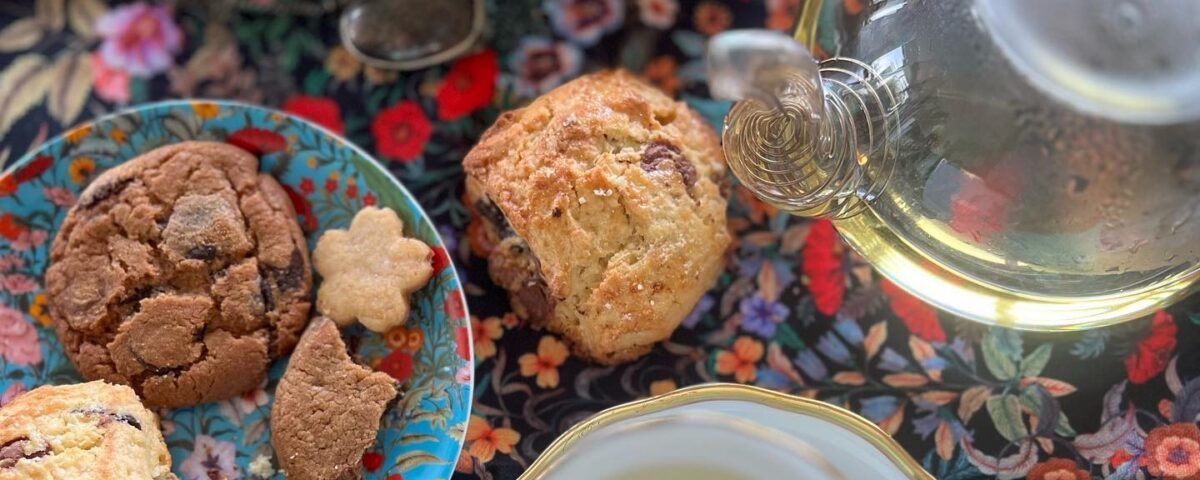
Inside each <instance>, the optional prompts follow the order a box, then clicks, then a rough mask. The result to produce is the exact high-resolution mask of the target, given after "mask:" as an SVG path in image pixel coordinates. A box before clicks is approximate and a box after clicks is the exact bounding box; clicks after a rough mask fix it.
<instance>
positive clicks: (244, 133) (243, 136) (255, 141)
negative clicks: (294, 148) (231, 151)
mask: <svg viewBox="0 0 1200 480" xmlns="http://www.w3.org/2000/svg"><path fill="white" fill-rule="evenodd" d="M225 143H228V144H231V145H237V146H238V147H241V148H242V149H243V150H246V151H247V152H250V153H253V154H255V155H265V154H268V153H274V152H281V151H283V150H285V149H286V148H287V140H286V139H284V138H283V137H282V136H280V135H279V134H278V133H275V132H272V131H270V130H264V129H261V128H253V127H247V128H243V129H240V130H237V131H234V132H233V133H230V134H229V136H228V137H225Z"/></svg>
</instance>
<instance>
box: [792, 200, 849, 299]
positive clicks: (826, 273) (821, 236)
mask: <svg viewBox="0 0 1200 480" xmlns="http://www.w3.org/2000/svg"><path fill="white" fill-rule="evenodd" d="M843 251H844V250H843V247H842V242H841V241H840V240H838V235H837V231H836V230H834V229H833V223H832V222H830V221H829V220H817V221H815V222H813V223H812V225H811V226H810V227H809V230H808V239H807V240H805V242H804V248H803V249H802V250H801V251H800V258H801V260H802V263H801V271H802V272H803V273H804V276H805V277H808V290H809V292H810V293H812V295H813V303H814V304H816V306H817V311H818V312H821V313H822V314H824V315H833V314H835V313H837V311H838V310H839V309H841V308H842V299H843V298H844V297H845V295H846V271H845V269H844V268H843V266H842V252H843Z"/></svg>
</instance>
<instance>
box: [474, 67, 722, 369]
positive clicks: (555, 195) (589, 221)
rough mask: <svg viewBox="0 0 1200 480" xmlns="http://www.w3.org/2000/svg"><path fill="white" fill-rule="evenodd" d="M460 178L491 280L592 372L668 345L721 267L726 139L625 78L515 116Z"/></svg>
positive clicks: (589, 79)
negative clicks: (478, 225) (593, 366)
mask: <svg viewBox="0 0 1200 480" xmlns="http://www.w3.org/2000/svg"><path fill="white" fill-rule="evenodd" d="M463 166H464V168H465V169H466V172H467V199H468V202H470V204H471V207H472V209H473V211H474V212H475V213H476V214H478V215H479V216H480V217H481V218H483V220H484V225H485V229H484V232H485V236H486V237H487V243H489V245H488V246H489V247H490V250H491V251H490V255H489V258H488V272H489V275H490V276H491V277H492V279H493V280H494V281H495V282H496V283H497V284H498V285H500V286H501V287H503V288H505V289H506V290H508V291H509V297H510V300H511V302H512V306H513V309H514V311H515V312H516V313H517V314H518V315H520V316H521V317H523V318H527V319H530V320H531V321H532V322H533V324H534V325H544V326H546V327H547V328H549V329H550V330H552V331H554V332H557V333H560V334H562V335H563V336H565V337H566V338H568V339H569V340H571V343H572V345H573V347H574V349H575V352H576V353H577V354H578V355H580V356H582V357H585V358H588V359H590V360H592V361H595V362H599V363H605V364H612V363H620V362H624V361H629V360H632V359H634V358H637V357H638V356H640V355H641V354H643V353H645V352H647V351H648V350H650V348H651V347H652V345H653V344H654V343H656V342H659V341H661V340H664V339H666V338H667V337H669V336H670V335H671V332H673V331H674V330H675V327H676V326H678V325H679V323H680V322H681V321H682V320H683V318H684V317H685V316H687V314H688V313H689V312H690V311H691V310H692V308H693V307H694V306H695V304H696V302H697V301H698V300H699V298H700V296H701V295H703V294H704V292H705V291H706V290H708V288H710V287H711V286H712V284H713V283H714V282H715V280H716V278H717V276H718V275H719V274H720V272H721V268H722V266H723V265H724V256H725V255H724V254H725V251H726V248H727V247H728V245H729V243H730V235H729V233H728V230H727V227H726V223H725V207H726V197H727V195H728V193H727V192H726V191H727V189H728V186H729V183H728V182H729V179H728V177H727V175H726V173H725V160H724V156H723V154H722V153H721V148H720V142H719V141H718V139H717V136H716V133H715V132H713V130H712V128H711V127H710V126H709V125H708V123H707V122H706V121H705V120H704V119H703V118H702V117H700V116H699V115H698V114H696V113H695V112H694V111H692V110H690V109H688V107H687V106H686V105H684V104H683V103H680V102H676V101H674V100H672V99H671V98H669V97H667V96H666V95H663V94H662V93H661V92H659V91H658V90H656V89H654V88H653V87H651V86H649V85H647V84H645V83H643V82H641V81H639V80H638V79H636V78H634V77H633V76H632V75H630V74H629V73H628V72H624V71H609V72H601V73H596V74H591V75H586V76H583V77H580V78H578V79H576V80H573V81H571V82H568V83H566V84H564V85H562V86H560V87H558V88H556V89H554V90H553V91H551V92H549V93H546V94H545V95H543V96H541V97H539V98H538V99H537V100H535V101H534V102H533V103H532V104H530V105H529V106H527V107H525V108H521V109H518V110H513V111H510V112H506V113H504V114H503V115H501V116H500V118H499V119H497V120H496V123H495V125H493V126H492V127H491V128H490V129H488V131H487V132H486V133H484V135H483V138H482V139H480V141H479V143H478V144H477V145H476V146H475V148H473V149H472V150H471V152H470V153H469V154H468V155H467V157H466V158H465V159H464V160H463Z"/></svg>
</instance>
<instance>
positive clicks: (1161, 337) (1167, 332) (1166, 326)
mask: <svg viewBox="0 0 1200 480" xmlns="http://www.w3.org/2000/svg"><path fill="white" fill-rule="evenodd" d="M1175 333H1176V327H1175V318H1174V317H1172V316H1171V314H1169V313H1167V312H1164V311H1161V310H1160V311H1159V312H1158V313H1155V314H1154V320H1153V322H1152V323H1151V325H1150V335H1148V336H1147V337H1146V338H1144V339H1142V341H1140V342H1138V344H1137V349H1136V350H1134V351H1133V352H1132V353H1130V354H1129V355H1128V356H1126V357H1125V372H1126V373H1127V374H1128V375H1129V381H1130V382H1131V383H1146V382H1147V381H1149V380H1150V379H1151V378H1154V377H1155V376H1157V375H1158V374H1160V373H1162V371H1163V370H1164V369H1166V368H1167V364H1168V363H1170V361H1171V356H1172V355H1174V354H1175Z"/></svg>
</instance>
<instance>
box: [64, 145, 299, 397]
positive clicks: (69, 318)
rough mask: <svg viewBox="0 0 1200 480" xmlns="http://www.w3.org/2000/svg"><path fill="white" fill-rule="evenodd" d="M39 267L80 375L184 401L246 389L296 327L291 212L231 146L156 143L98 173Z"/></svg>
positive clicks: (295, 236) (295, 238)
mask: <svg viewBox="0 0 1200 480" xmlns="http://www.w3.org/2000/svg"><path fill="white" fill-rule="evenodd" d="M50 261H51V265H50V267H49V269H47V271H46V291H47V295H48V297H49V305H50V315H51V318H52V319H53V320H54V327H55V330H56V331H57V332H58V338H59V340H60V341H61V342H62V344H63V346H64V347H65V350H66V353H67V357H68V358H70V359H71V361H72V362H73V363H74V364H75V366H76V368H78V369H79V371H80V373H82V374H83V376H84V377H85V378H87V379H89V380H97V379H102V380H107V381H110V382H113V383H122V384H126V385H129V386H131V387H133V388H134V389H135V390H136V391H137V392H138V394H140V395H141V396H142V398H143V399H144V400H145V401H146V404H148V405H152V406H172V407H178V406H186V405H193V404H197V403H204V402H210V401H215V400H221V399H225V398H229V397H232V396H234V395H237V394H239V393H241V392H244V391H246V390H249V389H252V388H254V387H256V386H258V385H259V384H260V383H261V381H262V379H263V377H264V376H265V375H266V371H267V366H268V365H269V364H270V362H271V360H273V359H275V358H278V357H280V356H282V355H285V354H287V353H288V352H290V351H291V349H292V347H293V346H295V344H296V340H297V337H298V336H299V335H300V333H301V332H302V331H303V329H304V325H305V323H306V321H307V318H308V312H309V306H310V301H309V291H310V289H311V287H312V273H311V271H310V268H309V259H308V250H307V246H306V244H305V241H304V236H303V234H302V233H301V231H300V227H299V225H297V223H296V216H295V213H294V212H293V210H292V205H291V203H290V201H289V199H288V197H287V195H286V193H285V192H284V191H283V189H282V187H280V186H279V183H278V182H276V181H275V179H273V178H271V177H270V176H268V175H265V174H260V173H259V172H258V159H257V158H255V157H254V155H252V154H250V153H249V152H246V151H245V150H242V149H240V148H238V147H235V146H232V145H227V144H223V143H213V142H187V143H181V144H177V145H171V146H167V147H161V148H158V149H155V150H153V151H150V152H147V153H145V154H143V155H141V156H139V157H137V158H134V159H132V160H129V161H127V162H125V163H123V164H121V165H120V166H118V167H116V168H113V169H112V170H109V171H107V172H105V173H104V174H103V175H100V177H99V178H97V179H96V180H95V181H94V182H93V183H92V184H91V185H90V186H89V187H88V188H87V189H86V190H84V192H83V193H82V194H81V195H80V198H79V202H78V203H77V204H76V205H75V206H74V207H73V208H72V209H71V211H70V212H69V213H68V214H67V217H66V219H65V220H64V221H63V224H62V227H61V229H60V230H59V232H58V235H57V236H56V237H55V239H54V243H53V245H52V247H51V250H50Z"/></svg>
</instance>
